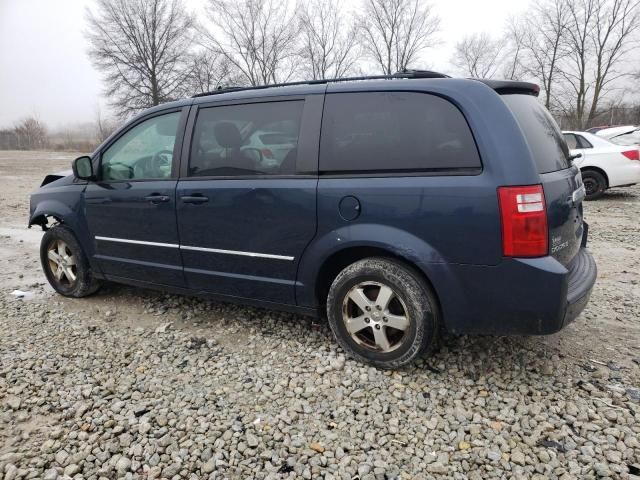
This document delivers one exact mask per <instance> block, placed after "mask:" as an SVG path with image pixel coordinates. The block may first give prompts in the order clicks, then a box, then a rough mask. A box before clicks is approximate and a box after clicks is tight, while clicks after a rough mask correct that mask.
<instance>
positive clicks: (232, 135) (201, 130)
mask: <svg viewBox="0 0 640 480" xmlns="http://www.w3.org/2000/svg"><path fill="white" fill-rule="evenodd" d="M303 106H304V102H302V101H287V102H267V103H252V104H244V105H231V106H223V107H211V108H204V109H202V110H200V112H199V113H198V118H197V120H196V126H195V129H194V132H193V140H192V144H191V158H190V159H189V175H191V176H229V175H231V176H234V175H261V174H267V175H269V174H272V175H283V174H293V173H295V169H296V168H295V167H296V156H297V151H298V137H299V134H300V122H301V119H302V109H303Z"/></svg>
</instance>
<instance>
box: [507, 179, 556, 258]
mask: <svg viewBox="0 0 640 480" xmlns="http://www.w3.org/2000/svg"><path fill="white" fill-rule="evenodd" d="M498 202H499V204H500V219H501V220H502V253H503V255H505V256H506V257H543V256H545V255H546V254H547V252H548V250H549V240H548V227H547V208H546V206H545V202H544V191H543V190H542V185H528V186H523V187H499V188H498Z"/></svg>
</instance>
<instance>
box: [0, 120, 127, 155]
mask: <svg viewBox="0 0 640 480" xmlns="http://www.w3.org/2000/svg"><path fill="white" fill-rule="evenodd" d="M118 125H119V122H118V121H115V120H113V119H107V118H105V117H104V116H103V115H102V114H101V113H100V111H99V110H98V112H97V114H96V118H95V120H94V121H93V122H87V123H84V124H80V125H75V126H67V127H65V128H58V129H56V130H53V131H52V130H50V129H49V128H48V127H47V125H46V124H45V123H44V122H43V121H42V120H40V118H38V116H37V115H30V116H27V117H25V118H23V119H22V120H20V121H18V122H17V123H16V124H15V125H14V126H13V127H11V128H4V129H0V150H60V151H74V152H91V151H93V150H94V149H95V147H97V146H98V145H99V144H100V143H101V142H102V141H103V140H105V139H106V138H107V137H108V136H109V135H110V134H111V133H112V132H113V131H114V130H115V129H116V128H117V126H118Z"/></svg>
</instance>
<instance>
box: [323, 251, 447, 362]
mask: <svg viewBox="0 0 640 480" xmlns="http://www.w3.org/2000/svg"><path fill="white" fill-rule="evenodd" d="M380 295H382V297H380ZM354 299H355V300H354ZM356 302H358V303H356ZM358 304H359V305H358ZM378 307H380V308H378ZM367 308H368V309H369V310H366V309H367ZM403 311H404V314H403ZM327 318H328V320H329V325H330V327H331V330H332V331H333V334H334V335H335V337H336V340H337V342H338V344H339V345H340V346H341V347H342V348H343V349H344V350H345V352H347V353H348V354H349V355H350V356H351V357H353V358H355V359H356V360H359V361H362V362H365V363H369V364H371V365H374V366H376V367H380V368H398V367H401V366H403V365H406V364H408V363H410V362H412V361H413V360H415V359H417V358H418V357H420V356H422V355H423V354H424V353H425V352H426V351H427V350H428V349H429V348H430V347H431V346H432V345H433V344H434V343H435V340H436V337H437V333H438V326H439V324H440V313H439V309H438V302H437V300H436V297H435V294H434V293H433V292H432V290H431V288H429V286H428V285H427V284H426V282H425V281H424V280H423V279H422V278H421V276H420V275H419V274H418V273H417V272H415V271H414V270H412V269H410V268H407V267H406V266H404V265H402V264H401V263H399V262H396V261H393V260H389V259H386V258H367V259H363V260H360V261H357V262H355V263H353V264H351V265H349V266H348V267H346V268H345V269H344V270H342V272H340V274H338V276H337V277H336V278H335V280H334V281H333V284H332V285H331V288H330V289H329V295H328V297H327ZM348 324H349V325H350V327H348V326H347V325H348ZM395 327H403V328H395ZM349 328H351V331H350V330H349ZM385 339H386V342H385Z"/></svg>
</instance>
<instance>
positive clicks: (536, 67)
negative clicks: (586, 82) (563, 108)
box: [521, 0, 569, 109]
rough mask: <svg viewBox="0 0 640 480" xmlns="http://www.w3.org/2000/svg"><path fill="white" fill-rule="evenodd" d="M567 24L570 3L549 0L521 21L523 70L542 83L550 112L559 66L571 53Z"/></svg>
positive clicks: (533, 8) (536, 6) (535, 7)
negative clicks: (568, 46)
mask: <svg viewBox="0 0 640 480" xmlns="http://www.w3.org/2000/svg"><path fill="white" fill-rule="evenodd" d="M568 23H569V10H568V8H567V0H547V1H546V2H544V3H541V4H539V5H534V6H533V7H532V11H530V12H527V13H526V14H525V16H524V17H523V18H522V19H521V25H522V27H521V28H522V36H523V50H524V51H523V56H524V61H523V65H524V69H525V72H526V74H527V75H529V76H530V77H533V78H534V79H535V80H537V81H538V82H540V83H541V84H542V89H543V91H544V98H545V101H544V103H545V106H546V107H547V109H550V108H551V102H552V98H553V94H554V93H555V89H554V87H555V85H556V83H557V82H558V78H559V64H560V62H561V61H562V59H563V58H565V57H566V56H567V55H568V53H569V51H568V48H567V35H568V31H567V28H568Z"/></svg>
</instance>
